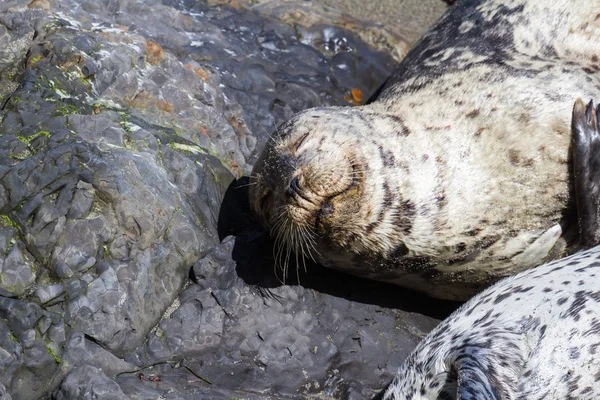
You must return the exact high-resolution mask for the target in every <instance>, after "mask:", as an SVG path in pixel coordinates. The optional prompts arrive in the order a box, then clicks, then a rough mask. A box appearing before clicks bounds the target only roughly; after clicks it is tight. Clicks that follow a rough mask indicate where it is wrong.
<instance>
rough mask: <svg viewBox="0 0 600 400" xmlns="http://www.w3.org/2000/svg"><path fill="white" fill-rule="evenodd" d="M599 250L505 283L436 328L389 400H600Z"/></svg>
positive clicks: (397, 381) (411, 358) (398, 378)
mask: <svg viewBox="0 0 600 400" xmlns="http://www.w3.org/2000/svg"><path fill="white" fill-rule="evenodd" d="M599 277H600V247H596V248H593V249H591V250H588V251H585V252H581V253H577V254H575V255H573V256H570V257H567V258H563V259H561V260H557V261H554V262H551V263H549V264H546V265H543V266H541V267H538V268H535V269H532V270H529V271H525V272H523V273H521V274H519V275H517V276H514V277H510V278H507V279H505V280H503V281H501V282H499V283H497V284H496V285H494V286H492V287H490V288H488V289H487V290H485V291H483V292H482V293H480V294H479V295H477V296H476V297H474V298H472V299H471V300H470V301H469V302H467V303H465V304H464V305H463V306H462V307H461V308H459V309H458V310H457V311H456V312H454V313H453V314H452V315H451V316H450V317H448V318H447V319H446V320H445V321H443V322H442V323H441V324H440V325H438V326H437V327H436V328H435V329H434V330H433V331H431V333H430V334H429V335H427V336H426V337H425V339H423V341H422V342H421V343H419V345H418V346H417V348H416V349H415V351H414V352H413V353H412V354H411V355H409V356H408V358H407V359H406V360H405V362H404V363H403V365H402V366H401V367H400V370H399V371H398V373H397V375H396V378H395V379H394V381H393V382H392V384H391V385H390V386H389V387H388V388H387V390H386V391H385V394H384V396H383V399H384V400H402V399H412V400H418V399H432V400H433V399H463V400H464V399H473V400H475V399H486V400H492V399H498V400H500V399H523V400H525V399H527V400H534V399H598V398H600V374H599V371H600V357H598V352H600V290H599V288H598V284H597V282H598V278H599Z"/></svg>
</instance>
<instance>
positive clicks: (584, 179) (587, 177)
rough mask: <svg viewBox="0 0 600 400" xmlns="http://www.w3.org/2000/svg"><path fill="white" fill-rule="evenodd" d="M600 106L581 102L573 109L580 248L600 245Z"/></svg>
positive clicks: (578, 101)
mask: <svg viewBox="0 0 600 400" xmlns="http://www.w3.org/2000/svg"><path fill="white" fill-rule="evenodd" d="M599 114H600V106H599V107H598V108H597V109H596V108H595V107H594V103H593V102H592V101H590V102H589V103H588V105H587V106H585V105H584V104H583V101H581V99H577V101H576V102H575V106H574V107H573V117H572V120H571V125H572V126H571V129H572V131H573V178H574V179H573V180H574V191H575V199H576V202H577V219H578V222H579V241H580V246H582V247H584V248H587V247H593V246H596V245H597V244H599V243H600V229H599V227H600V117H599Z"/></svg>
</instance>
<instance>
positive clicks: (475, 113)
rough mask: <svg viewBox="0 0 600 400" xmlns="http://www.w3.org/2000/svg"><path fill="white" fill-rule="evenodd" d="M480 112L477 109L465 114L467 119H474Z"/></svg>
mask: <svg viewBox="0 0 600 400" xmlns="http://www.w3.org/2000/svg"><path fill="white" fill-rule="evenodd" d="M480 112H481V111H480V110H479V109H475V110H471V111H469V112H468V113H467V117H468V118H475V117H476V116H478V115H479V113H480Z"/></svg>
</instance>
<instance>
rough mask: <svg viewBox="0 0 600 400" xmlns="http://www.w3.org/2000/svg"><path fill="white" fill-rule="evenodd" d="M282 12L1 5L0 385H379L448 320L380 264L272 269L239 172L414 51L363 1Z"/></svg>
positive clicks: (57, 394) (77, 394) (74, 392)
mask: <svg viewBox="0 0 600 400" xmlns="http://www.w3.org/2000/svg"><path fill="white" fill-rule="evenodd" d="M290 4H292V3H290ZM265 7H266V6H265ZM286 7H288V8H286ZM290 7H292V5H288V6H285V5H284V6H283V8H277V10H279V11H281V12H282V13H284V12H285V13H287V14H289V15H292V14H294V13H293V9H292V8H290ZM48 10H51V11H52V13H49V12H47V11H48ZM269 10H271V11H272V9H269V8H264V7H263V8H261V9H260V10H258V11H255V10H252V9H250V8H247V7H241V8H235V7H231V6H224V5H219V4H208V3H207V2H198V1H196V0H183V1H180V0H177V1H171V0H163V1H156V0H143V1H138V0H113V1H83V2H82V1H76V0H50V1H46V0H43V1H42V0H38V1H34V2H31V1H30V0H4V1H2V2H0V104H1V105H2V107H0V269H1V271H0V275H1V276H0V367H2V368H1V369H0V370H1V371H2V372H1V373H0V396H1V395H3V394H4V393H10V396H12V398H14V399H19V400H20V399H37V398H42V397H44V398H45V397H53V398H57V399H67V398H68V399H71V398H73V399H77V398H88V397H89V396H91V397H94V396H96V397H98V398H119V399H121V398H126V397H130V398H148V397H151V398H159V397H161V396H162V397H164V398H175V397H178V398H200V397H204V398H211V399H230V398H248V399H270V398H273V399H275V398H277V399H280V398H281V399H284V398H304V397H306V396H317V397H326V396H340V397H342V398H343V397H346V398H361V396H362V397H365V396H369V394H370V393H372V391H373V390H377V389H380V388H381V387H382V386H383V385H385V383H386V381H387V380H388V379H389V377H390V376H391V374H392V373H393V372H394V369H395V368H396V366H397V365H399V364H400V363H401V362H402V361H403V359H404V357H405V356H406V354H408V352H409V351H410V350H411V349H412V347H414V345H415V344H416V342H417V341H418V340H419V339H420V337H421V336H422V335H424V334H425V333H426V332H427V331H428V330H429V329H431V328H432V327H433V326H434V325H435V324H436V322H437V320H435V319H432V318H428V317H425V316H421V315H419V314H414V313H411V312H405V311H400V310H398V309H396V308H405V307H406V305H407V304H408V303H407V302H406V301H405V300H406V299H407V298H410V299H413V297H412V295H405V296H401V295H397V294H395V292H391V291H390V290H387V289H384V288H382V286H380V285H379V286H378V284H376V283H364V282H361V281H357V280H356V279H355V278H348V277H341V276H340V275H339V274H338V275H335V273H334V272H332V271H323V269H322V268H319V267H317V266H309V273H308V274H304V273H301V274H300V278H301V283H302V285H298V284H297V282H296V283H294V282H291V283H290V282H289V281H288V282H287V283H288V284H286V285H283V284H282V283H281V282H279V281H278V279H277V277H276V275H275V274H273V271H274V266H273V259H272V257H271V256H270V254H271V253H272V243H271V242H270V241H269V240H268V239H267V238H266V237H265V235H264V233H263V232H262V231H261V228H260V227H258V226H257V225H256V223H255V222H254V221H253V220H252V218H251V216H250V215H249V213H248V207H247V204H244V202H243V199H244V198H245V197H244V196H245V194H244V190H245V189H244V187H243V185H244V184H243V183H242V180H240V181H235V182H236V183H234V184H232V182H234V180H235V178H237V177H240V176H241V175H243V174H245V173H248V172H249V171H250V170H251V167H252V164H253V163H254V161H255V158H256V156H257V154H258V152H259V150H260V149H261V147H262V146H263V144H264V143H265V142H266V140H268V137H269V134H270V133H271V132H272V130H273V129H274V128H275V126H277V125H279V124H280V123H282V122H284V121H285V120H286V119H287V118H289V117H290V116H291V115H293V114H294V113H295V112H298V111H300V110H302V109H304V108H307V107H312V106H321V105H333V104H337V105H348V106H351V105H352V104H357V103H360V102H361V101H364V100H365V99H367V98H368V96H369V94H370V93H372V92H373V91H375V90H376V88H377V87H378V86H379V85H380V84H381V83H382V82H383V81H384V79H385V78H386V76H387V75H388V74H389V73H390V72H391V70H392V69H393V68H394V66H395V65H396V61H395V60H394V59H393V58H392V57H391V56H390V55H388V54H385V53H382V52H378V51H376V50H374V49H373V48H371V47H369V46H368V45H367V44H365V43H364V42H363V41H362V40H361V39H360V37H364V32H365V30H364V29H363V28H364V27H363V26H362V25H361V24H360V21H358V20H355V21H353V22H352V24H348V25H347V26H346V27H347V28H351V29H353V31H350V30H344V28H342V27H339V26H338V27H335V26H332V25H333V23H332V24H330V25H327V22H328V21H331V19H328V18H329V17H327V15H325V16H320V17H319V18H317V19H316V20H315V22H314V23H309V22H308V20H307V23H304V24H302V25H301V26H300V25H290V24H288V23H286V22H284V21H282V19H281V18H279V17H276V16H275V14H274V13H273V12H271V11H269ZM302 10H304V11H303V12H304V13H310V12H311V11H310V10H309V9H307V8H302ZM279 11H278V12H279ZM290 21H291V20H290ZM369 26H370V27H369V31H370V32H373V29H374V28H373V26H372V25H369ZM358 31H361V32H363V33H362V35H363V36H360V35H359V34H357V33H356V32H358ZM386 48H387V49H388V50H390V48H388V47H386ZM390 51H391V50H390ZM240 200H242V201H240ZM234 231H235V232H234ZM231 234H234V235H235V236H229V237H228V235H231ZM331 274H333V275H331ZM190 277H192V278H193V281H192V280H190ZM348 279H349V280H348ZM394 290H397V289H394ZM357 293H363V295H361V296H362V297H361V296H358V295H357ZM364 293H372V294H373V296H372V297H369V295H368V294H364ZM365 296H366V297H365ZM389 298H391V299H394V301H392V302H390V301H389V300H386V299H389ZM397 298H398V299H400V300H399V302H396V299H397ZM402 299H404V300H402ZM419 301H420V300H419ZM440 307H441V306H440ZM140 374H143V375H140ZM203 378H209V380H210V381H212V382H213V384H212V385H209V384H208V383H206V382H205V380H204V379H203ZM157 382H160V384H157ZM4 389H6V390H4ZM3 390H4V391H3ZM257 393H260V395H258V394H257Z"/></svg>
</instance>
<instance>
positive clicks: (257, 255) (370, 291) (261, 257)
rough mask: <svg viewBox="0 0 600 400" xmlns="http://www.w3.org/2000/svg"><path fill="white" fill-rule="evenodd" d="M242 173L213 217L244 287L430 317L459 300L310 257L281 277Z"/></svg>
mask: <svg viewBox="0 0 600 400" xmlns="http://www.w3.org/2000/svg"><path fill="white" fill-rule="evenodd" d="M249 185H250V182H249V179H248V178H247V177H244V178H241V179H239V180H237V181H233V182H232V183H231V184H230V185H229V187H228V188H227V191H226V193H225V197H224V199H223V203H222V205H221V211H220V214H219V221H218V232H219V239H220V240H223V239H224V238H225V237H227V236H230V235H233V236H236V242H235V246H234V249H233V259H234V261H235V262H236V263H237V267H236V270H237V273H238V276H239V277H240V278H241V279H243V280H244V282H246V283H247V284H248V285H255V286H258V287H260V288H266V289H268V288H274V287H279V286H281V285H283V284H285V285H298V284H300V285H302V286H303V287H305V288H309V289H313V290H315V291H317V292H320V293H327V294H330V295H332V296H336V297H341V298H344V299H347V300H349V301H354V302H359V303H363V304H374V305H378V306H381V307H386V308H394V309H400V310H403V311H407V312H416V313H419V314H423V315H427V316H429V317H432V318H437V319H443V318H445V317H447V316H448V315H449V314H450V313H451V312H452V311H454V310H455V309H456V308H458V307H459V306H460V304H461V303H459V302H453V301H447V300H438V299H434V298H431V297H428V296H426V295H424V294H421V293H418V292H414V291H411V290H408V289H404V288H400V287H398V286H396V285H391V284H386V283H383V282H377V281H372V280H369V279H365V278H360V277H356V276H352V275H348V274H345V273H343V272H340V271H336V270H333V269H330V268H325V267H323V266H321V265H319V264H317V263H315V262H313V261H311V260H305V262H306V264H305V265H304V263H303V262H302V261H299V264H300V265H299V268H296V265H297V264H296V259H295V257H294V256H292V259H291V260H289V266H290V271H289V273H288V274H287V276H285V277H284V276H283V272H282V270H281V268H280V267H279V266H276V265H275V260H274V257H273V246H274V243H273V240H272V239H271V238H270V236H269V234H268V232H267V231H266V230H265V229H264V228H263V227H262V226H261V225H260V224H259V223H258V221H256V219H255V218H254V217H253V215H252V213H251V211H250V205H249V202H248V186H249Z"/></svg>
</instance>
